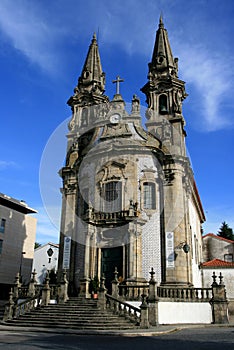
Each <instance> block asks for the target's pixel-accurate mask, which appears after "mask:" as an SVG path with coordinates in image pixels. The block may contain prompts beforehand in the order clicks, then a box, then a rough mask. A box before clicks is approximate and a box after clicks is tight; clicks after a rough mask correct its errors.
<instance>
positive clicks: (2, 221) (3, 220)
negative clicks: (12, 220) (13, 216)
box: [0, 219, 6, 233]
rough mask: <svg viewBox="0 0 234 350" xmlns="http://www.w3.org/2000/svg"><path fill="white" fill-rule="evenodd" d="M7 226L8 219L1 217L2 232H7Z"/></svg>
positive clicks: (0, 229) (0, 228) (0, 227)
mask: <svg viewBox="0 0 234 350" xmlns="http://www.w3.org/2000/svg"><path fill="white" fill-rule="evenodd" d="M5 226H6V219H1V225H0V233H4V232H5Z"/></svg>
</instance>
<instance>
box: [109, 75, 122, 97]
mask: <svg viewBox="0 0 234 350" xmlns="http://www.w3.org/2000/svg"><path fill="white" fill-rule="evenodd" d="M122 82H124V80H123V79H122V78H120V76H119V75H117V77H116V80H112V83H113V84H116V95H119V83H122Z"/></svg>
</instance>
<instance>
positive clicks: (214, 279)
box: [212, 272, 218, 286]
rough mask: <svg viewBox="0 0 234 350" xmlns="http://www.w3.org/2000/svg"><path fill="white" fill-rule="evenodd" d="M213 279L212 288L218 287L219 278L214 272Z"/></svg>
mask: <svg viewBox="0 0 234 350" xmlns="http://www.w3.org/2000/svg"><path fill="white" fill-rule="evenodd" d="M212 278H213V283H212V286H217V284H218V283H217V282H216V278H217V276H216V274H215V272H213V275H212Z"/></svg>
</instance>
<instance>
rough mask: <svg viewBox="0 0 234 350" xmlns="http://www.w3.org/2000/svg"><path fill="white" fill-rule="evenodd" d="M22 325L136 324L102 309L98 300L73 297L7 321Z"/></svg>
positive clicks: (130, 326)
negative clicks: (64, 301) (98, 304)
mask: <svg viewBox="0 0 234 350" xmlns="http://www.w3.org/2000/svg"><path fill="white" fill-rule="evenodd" d="M7 323H8V324H12V325H13V324H14V325H17V326H22V327H41V328H45V327H48V328H53V327H54V328H71V329H80V330H82V329H87V330H88V329H90V330H92V329H93V330H94V329H95V330H97V329H100V330H108V329H111V330H114V329H133V328H136V325H135V324H134V323H132V322H130V321H129V320H127V319H125V318H124V317H119V316H117V315H114V314H112V313H111V312H110V311H109V310H100V309H99V308H98V307H97V301H94V300H83V299H81V298H79V299H78V298H72V300H70V301H68V302H66V303H65V304H53V305H52V304H51V305H48V306H43V307H39V308H36V309H34V310H32V311H31V312H29V313H26V314H24V315H21V316H19V318H17V319H13V320H9V321H7Z"/></svg>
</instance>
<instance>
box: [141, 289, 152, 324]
mask: <svg viewBox="0 0 234 350" xmlns="http://www.w3.org/2000/svg"><path fill="white" fill-rule="evenodd" d="M141 297H142V304H141V305H140V308H141V321H140V328H149V326H150V325H149V310H148V304H147V302H146V294H142V296H141Z"/></svg>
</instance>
